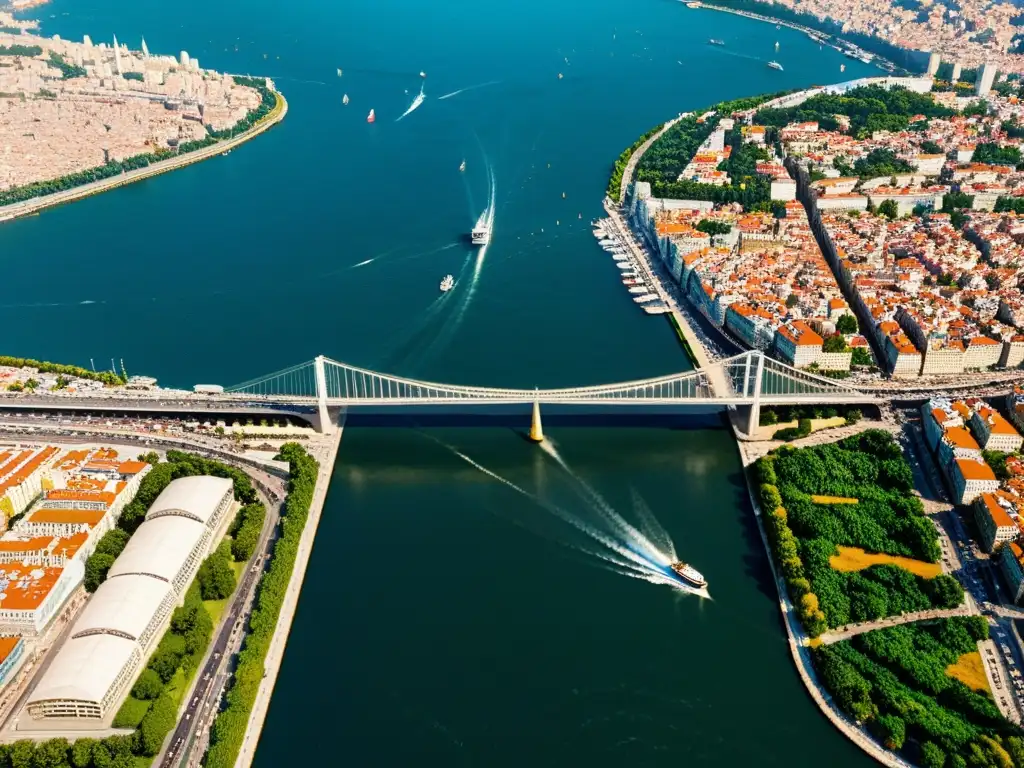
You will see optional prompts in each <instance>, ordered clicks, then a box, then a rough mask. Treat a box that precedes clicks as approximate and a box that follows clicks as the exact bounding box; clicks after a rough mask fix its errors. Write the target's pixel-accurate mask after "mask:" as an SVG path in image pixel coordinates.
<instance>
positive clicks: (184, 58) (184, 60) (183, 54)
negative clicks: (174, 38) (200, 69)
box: [181, 51, 188, 69]
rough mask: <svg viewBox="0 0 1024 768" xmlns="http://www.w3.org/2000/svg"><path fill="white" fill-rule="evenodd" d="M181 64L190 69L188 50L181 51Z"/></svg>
mask: <svg viewBox="0 0 1024 768" xmlns="http://www.w3.org/2000/svg"><path fill="white" fill-rule="evenodd" d="M181 66H182V68H184V69H188V51H182V52H181Z"/></svg>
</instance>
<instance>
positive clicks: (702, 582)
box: [669, 562, 708, 588]
mask: <svg viewBox="0 0 1024 768" xmlns="http://www.w3.org/2000/svg"><path fill="white" fill-rule="evenodd" d="M669 568H671V569H672V572H673V573H675V575H676V576H678V577H679V578H680V579H682V580H683V581H685V582H686V583H687V584H689V585H690V586H691V587H697V588H702V587H706V586H707V585H708V582H707V579H705V578H704V575H703V574H702V573H701V572H700V571H698V570H697V569H696V568H694V567H693V566H692V565H687V564H686V563H682V562H678V563H672V565H670V566H669Z"/></svg>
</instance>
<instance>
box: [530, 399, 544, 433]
mask: <svg viewBox="0 0 1024 768" xmlns="http://www.w3.org/2000/svg"><path fill="white" fill-rule="evenodd" d="M530 441H531V442H534V443H543V442H544V427H543V426H542V425H541V423H540V400H534V401H533V418H532V419H530Z"/></svg>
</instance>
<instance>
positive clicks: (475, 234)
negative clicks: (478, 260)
mask: <svg viewBox="0 0 1024 768" xmlns="http://www.w3.org/2000/svg"><path fill="white" fill-rule="evenodd" d="M469 239H470V241H471V242H472V243H473V245H487V244H488V243H489V242H491V229H490V227H488V226H487V222H485V221H484V217H483V216H481V217H480V220H479V221H478V222H477V223H476V226H475V227H473V231H472V232H470V233H469Z"/></svg>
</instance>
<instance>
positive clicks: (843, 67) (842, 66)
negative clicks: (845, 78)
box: [839, 64, 846, 72]
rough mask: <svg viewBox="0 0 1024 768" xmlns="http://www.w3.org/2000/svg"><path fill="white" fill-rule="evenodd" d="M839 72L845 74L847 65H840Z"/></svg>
mask: <svg viewBox="0 0 1024 768" xmlns="http://www.w3.org/2000/svg"><path fill="white" fill-rule="evenodd" d="M839 71H840V72H845V71H846V65H845V64H840V65H839Z"/></svg>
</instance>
